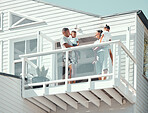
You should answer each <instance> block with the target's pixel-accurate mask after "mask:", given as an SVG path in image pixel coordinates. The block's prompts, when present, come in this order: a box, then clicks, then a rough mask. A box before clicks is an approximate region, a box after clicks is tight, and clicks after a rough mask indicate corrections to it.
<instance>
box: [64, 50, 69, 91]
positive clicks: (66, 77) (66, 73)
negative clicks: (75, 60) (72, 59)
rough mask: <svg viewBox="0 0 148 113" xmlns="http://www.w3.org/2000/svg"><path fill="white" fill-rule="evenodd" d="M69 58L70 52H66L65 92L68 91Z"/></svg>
mask: <svg viewBox="0 0 148 113" xmlns="http://www.w3.org/2000/svg"><path fill="white" fill-rule="evenodd" d="M68 56H69V51H66V61H65V92H67V90H68Z"/></svg>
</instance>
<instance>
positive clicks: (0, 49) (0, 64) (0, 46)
mask: <svg viewBox="0 0 148 113" xmlns="http://www.w3.org/2000/svg"><path fill="white" fill-rule="evenodd" d="M2 71H3V41H0V72H2Z"/></svg>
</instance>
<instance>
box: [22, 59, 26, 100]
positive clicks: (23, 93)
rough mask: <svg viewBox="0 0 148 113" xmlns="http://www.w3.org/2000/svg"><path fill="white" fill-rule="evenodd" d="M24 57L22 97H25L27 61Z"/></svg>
mask: <svg viewBox="0 0 148 113" xmlns="http://www.w3.org/2000/svg"><path fill="white" fill-rule="evenodd" d="M25 59H26V58H25V57H24V58H22V97H25V86H24V85H25V76H26V61H25Z"/></svg>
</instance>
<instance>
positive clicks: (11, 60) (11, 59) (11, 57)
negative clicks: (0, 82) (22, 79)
mask: <svg viewBox="0 0 148 113" xmlns="http://www.w3.org/2000/svg"><path fill="white" fill-rule="evenodd" d="M32 39H37V41H38V38H37V36H36V35H30V36H27V37H23V38H17V39H10V40H9V49H8V50H9V53H8V57H9V66H8V68H9V69H8V70H9V73H11V74H15V63H19V62H22V60H21V59H17V60H15V59H14V43H16V42H20V41H27V40H32ZM38 47H39V46H38V43H37V52H38ZM28 59H29V60H35V59H36V60H38V59H37V58H28Z"/></svg>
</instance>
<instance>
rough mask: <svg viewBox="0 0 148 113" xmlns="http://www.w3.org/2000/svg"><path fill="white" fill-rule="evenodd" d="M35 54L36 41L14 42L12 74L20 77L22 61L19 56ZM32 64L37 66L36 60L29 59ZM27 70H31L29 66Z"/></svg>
mask: <svg viewBox="0 0 148 113" xmlns="http://www.w3.org/2000/svg"><path fill="white" fill-rule="evenodd" d="M36 52H37V39H31V40H23V41H19V42H14V73H15V75H18V76H20V74H21V72H22V61H21V59H20V58H19V55H22V54H30V53H36ZM30 60H31V61H32V62H33V63H34V64H37V59H36V58H32V59H30ZM27 68H28V70H30V71H31V70H32V69H31V68H32V67H30V66H28V67H27ZM32 74H33V73H32Z"/></svg>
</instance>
